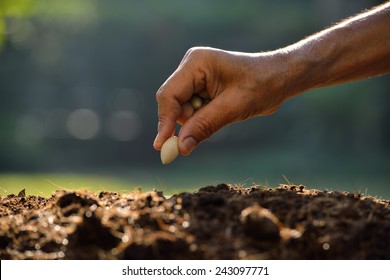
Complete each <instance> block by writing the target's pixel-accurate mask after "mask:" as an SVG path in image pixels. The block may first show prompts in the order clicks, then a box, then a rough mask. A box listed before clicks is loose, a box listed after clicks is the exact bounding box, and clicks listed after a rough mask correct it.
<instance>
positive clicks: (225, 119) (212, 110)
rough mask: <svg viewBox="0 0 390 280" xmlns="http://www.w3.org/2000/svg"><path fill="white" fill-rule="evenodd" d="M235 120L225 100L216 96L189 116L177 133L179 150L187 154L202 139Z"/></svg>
mask: <svg viewBox="0 0 390 280" xmlns="http://www.w3.org/2000/svg"><path fill="white" fill-rule="evenodd" d="M235 120H236V118H235V116H234V114H233V110H232V108H231V107H229V104H228V102H227V101H224V99H223V98H222V99H221V98H216V99H214V100H212V101H211V102H210V103H209V104H207V105H206V106H204V107H202V109H201V110H199V111H196V113H195V114H194V115H193V116H192V117H190V118H189V119H188V120H187V121H186V122H185V123H184V125H183V127H182V128H181V130H180V133H179V150H180V153H181V154H182V155H189V154H190V153H191V152H192V151H193V150H194V149H195V148H196V147H197V146H198V145H199V144H200V143H201V142H202V141H204V140H206V139H208V138H209V137H210V136H211V135H213V134H214V133H215V132H217V131H218V130H219V129H221V128H222V127H224V126H226V125H227V124H230V123H232V122H234V121H235Z"/></svg>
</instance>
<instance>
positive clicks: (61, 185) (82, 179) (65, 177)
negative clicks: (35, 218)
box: [0, 173, 146, 196]
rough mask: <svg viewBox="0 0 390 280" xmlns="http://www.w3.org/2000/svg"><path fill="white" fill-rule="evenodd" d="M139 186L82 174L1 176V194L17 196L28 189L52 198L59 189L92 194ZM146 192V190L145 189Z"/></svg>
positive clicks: (125, 189)
mask: <svg viewBox="0 0 390 280" xmlns="http://www.w3.org/2000/svg"><path fill="white" fill-rule="evenodd" d="M138 187H139V186H138V185H137V184H136V183H134V182H130V181H129V180H125V179H120V178H116V177H115V178H114V177H109V176H98V175H81V174H56V173H54V174H53V173H47V174H45V173H44V174H28V173H21V174H19V173H11V174H0V194H1V196H5V195H8V194H12V193H13V194H17V193H18V192H19V191H20V190H22V189H26V194H27V195H40V196H50V195H51V194H52V193H53V192H54V191H55V190H58V189H69V190H76V189H85V190H89V191H92V192H100V191H102V190H105V191H114V192H120V193H124V192H128V191H132V190H135V189H137V188H138ZM145 191H146V189H145Z"/></svg>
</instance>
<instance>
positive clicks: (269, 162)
mask: <svg viewBox="0 0 390 280" xmlns="http://www.w3.org/2000/svg"><path fill="white" fill-rule="evenodd" d="M380 3H381V1H368V0H365V1H345V0H344V1H343V0H328V1H322V0H317V1H303V0H301V1H281V0H274V1H259V0H257V1H255V0H245V1H233V0H229V1H227V0H224V1H222V0H217V1H206V0H198V1H194V0H192V1H190V0H166V1H158V0H153V1H130V0H126V1H125V0H115V1H103V0H84V1H78V0H67V1H49V0H46V1H44V0H0V19H1V20H0V48H1V49H0V194H1V196H4V195H6V194H9V193H15V192H17V191H19V190H21V189H23V188H25V189H26V191H27V194H42V195H47V194H50V193H51V192H52V191H53V190H55V189H58V188H73V189H77V188H84V189H91V190H93V191H98V190H115V191H127V190H134V189H136V188H137V187H142V189H143V190H150V189H153V188H156V189H159V190H163V191H164V192H165V193H168V194H169V193H171V194H172V193H174V192H177V191H193V190H195V189H197V188H199V187H202V186H205V185H215V184H218V183H221V182H226V183H233V184H240V185H242V186H250V185H252V184H253V183H256V184H260V185H266V186H270V187H274V186H276V185H277V184H279V183H285V182H286V180H285V178H284V176H285V177H286V178H287V179H288V180H289V181H290V182H292V183H296V184H300V183H302V184H305V185H307V186H308V187H311V188H318V189H330V190H339V191H353V192H357V191H359V192H362V193H364V194H370V195H374V196H378V197H382V198H386V199H390V186H389V184H388V182H389V181H390V158H389V155H390V132H389V123H388V120H389V117H390V109H389V105H388V104H390V95H389V89H390V81H389V76H382V77H377V78H372V79H369V80H364V81H359V82H355V83H349V84H345V85H340V86H334V87H329V88H325V89H319V90H313V91H310V92H307V93H305V94H303V95H301V96H299V97H296V98H294V99H292V100H289V101H288V102H286V103H285V104H284V105H283V106H282V107H281V108H280V110H279V111H278V112H276V113H275V114H273V115H271V116H268V117H264V118H256V119H251V120H249V121H246V122H243V123H239V124H234V125H231V126H229V127H226V128H225V129H223V130H222V131H220V132H219V133H218V134H216V135H215V136H213V137H212V138H211V139H210V140H209V141H208V142H207V143H204V144H202V145H201V146H200V147H199V148H198V149H197V150H196V151H195V152H194V153H193V155H191V156H190V157H180V158H178V159H177V160H176V161H175V162H173V163H172V164H170V165H168V166H162V165H161V163H160V158H159V152H156V151H154V150H153V148H152V142H153V140H154V137H155V133H156V124H157V106H156V102H155V92H156V90H157V89H158V88H159V86H160V85H161V84H162V83H163V82H164V81H165V79H166V78H167V77H168V76H169V75H170V74H171V73H172V72H173V71H174V70H175V68H176V66H177V65H178V63H179V62H180V60H181V58H182V56H183V55H184V53H185V52H186V50H187V49H188V48H190V47H192V46H212V47H217V48H223V49H228V50H236V51H244V52H257V51H262V50H272V49H275V48H280V47H283V46H286V45H288V44H291V43H294V42H296V41H298V40H300V39H302V38H304V37H305V36H308V35H310V34H312V33H314V32H317V31H320V30H321V29H323V28H325V27H327V26H330V25H331V24H333V23H336V22H338V21H339V20H340V19H342V18H345V17H348V16H351V15H353V14H356V13H358V12H359V11H361V10H363V9H367V8H370V7H372V6H374V5H376V4H380Z"/></svg>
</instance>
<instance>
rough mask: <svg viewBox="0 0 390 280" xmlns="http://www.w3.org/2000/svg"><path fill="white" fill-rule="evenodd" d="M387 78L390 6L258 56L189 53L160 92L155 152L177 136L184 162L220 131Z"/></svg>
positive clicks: (205, 51)
mask: <svg viewBox="0 0 390 280" xmlns="http://www.w3.org/2000/svg"><path fill="white" fill-rule="evenodd" d="M389 71H390V2H387V3H386V4H384V5H382V6H379V7H377V8H374V9H372V10H370V11H368V12H364V13H361V14H359V15H357V16H355V17H353V18H351V19H348V20H345V21H343V22H341V23H339V24H337V25H335V26H333V27H331V28H328V29H326V30H324V31H322V32H320V33H317V34H315V35H312V36H310V37H308V38H306V39H304V40H302V41H300V42H298V43H296V44H293V45H290V46H287V47H285V48H282V49H279V50H275V51H271V52H262V53H240V52H230V51H224V50H219V49H212V48H192V49H190V50H189V51H188V52H187V53H186V55H185V56H184V58H183V60H182V62H181V63H180V65H179V67H178V68H177V70H176V71H175V72H174V73H173V74H172V75H171V76H170V77H169V78H168V80H167V81H166V82H165V83H164V84H163V85H162V86H161V87H160V89H159V90H158V92H157V95H156V98H157V102H158V115H159V124H158V135H157V137H156V139H155V142H154V148H155V149H157V150H159V149H161V146H162V144H163V143H164V142H165V140H166V139H168V138H169V137H170V136H171V135H172V134H173V133H174V131H175V126H176V122H178V123H180V124H182V127H181V129H180V132H179V135H178V136H179V150H180V153H181V154H183V155H188V154H190V153H191V152H192V150H193V149H194V148H195V147H196V146H197V145H199V143H201V142H202V141H204V140H206V139H208V138H209V137H210V136H211V135H212V134H213V133H215V132H216V131H218V130H219V129H221V128H222V127H224V126H226V125H228V124H230V123H233V122H237V121H242V120H245V119H248V118H251V117H255V116H264V115H267V114H271V113H273V112H274V111H276V110H277V109H278V108H279V106H280V105H281V104H282V103H283V102H284V101H285V100H286V99H288V98H291V97H293V96H296V95H298V94H300V93H302V92H304V91H307V90H310V89H312V88H318V87H324V86H328V85H333V84H339V83H343V82H348V81H353V80H358V79H362V78H367V77H371V76H375V75H379V74H384V73H388V72H389ZM204 90H206V91H207V92H208V93H209V95H210V97H211V102H210V103H209V104H207V105H206V106H204V107H202V108H201V109H200V110H198V111H194V109H193V108H192V107H191V105H190V103H189V100H190V99H191V97H192V95H193V94H195V93H198V92H201V91H204Z"/></svg>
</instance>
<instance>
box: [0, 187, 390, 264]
mask: <svg viewBox="0 0 390 280" xmlns="http://www.w3.org/2000/svg"><path fill="white" fill-rule="evenodd" d="M0 200H1V201H0V259H390V201H389V200H380V199H377V198H373V197H369V196H363V195H361V194H358V193H356V194H353V193H341V192H329V191H317V190H307V189H306V188H305V187H304V186H302V185H300V186H294V185H281V186H279V187H277V188H272V189H269V188H262V187H259V186H253V187H251V188H240V187H237V186H229V185H226V184H220V185H218V186H208V187H205V188H202V189H199V190H198V191H196V192H194V193H180V194H176V195H173V196H171V197H165V196H164V195H163V193H161V192H158V191H157V192H147V193H137V192H135V193H126V194H117V193H112V192H101V193H99V194H94V193H91V192H88V191H66V190H60V191H57V192H55V194H54V195H53V196H52V197H50V198H43V197H37V196H25V194H24V192H21V193H19V194H18V195H8V196H7V197H1V198H0Z"/></svg>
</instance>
